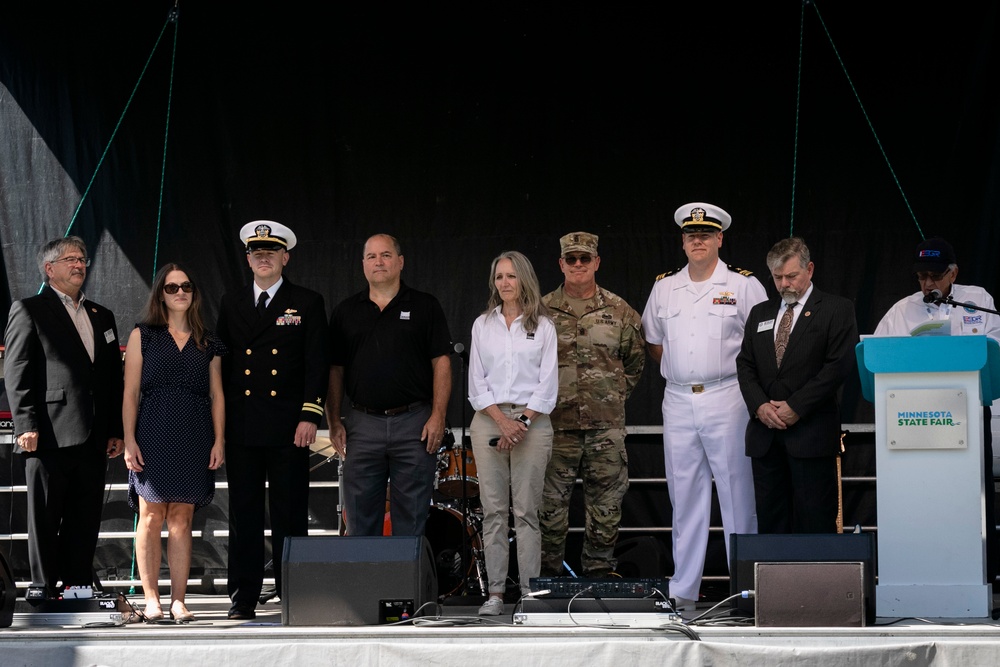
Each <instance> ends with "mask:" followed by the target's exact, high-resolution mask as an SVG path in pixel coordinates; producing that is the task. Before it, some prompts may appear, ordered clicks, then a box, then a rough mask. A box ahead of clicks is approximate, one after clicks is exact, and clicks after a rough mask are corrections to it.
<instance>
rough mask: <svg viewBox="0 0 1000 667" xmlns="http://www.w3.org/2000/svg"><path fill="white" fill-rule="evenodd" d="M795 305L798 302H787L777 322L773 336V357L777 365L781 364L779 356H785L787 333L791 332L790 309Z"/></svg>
mask: <svg viewBox="0 0 1000 667" xmlns="http://www.w3.org/2000/svg"><path fill="white" fill-rule="evenodd" d="M797 305H799V304H798V303H790V304H788V308H786V309H785V313H784V314H783V315H782V316H781V322H779V323H778V335H777V336H775V337H774V358H775V359H776V360H777V362H778V366H781V358H782V357H784V356H785V348H787V347H788V334H790V333H791V332H792V309H794V308H795V306H797Z"/></svg>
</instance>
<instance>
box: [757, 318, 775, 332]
mask: <svg viewBox="0 0 1000 667" xmlns="http://www.w3.org/2000/svg"><path fill="white" fill-rule="evenodd" d="M772 329H774V320H767V321H766V322H758V323H757V333H760V332H761V331H771V330H772Z"/></svg>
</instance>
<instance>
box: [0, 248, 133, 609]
mask: <svg viewBox="0 0 1000 667" xmlns="http://www.w3.org/2000/svg"><path fill="white" fill-rule="evenodd" d="M38 265H39V269H40V270H41V272H42V274H43V275H44V276H45V282H46V284H45V286H44V287H43V288H42V291H41V292H40V293H39V294H38V295H36V296H33V297H29V298H27V299H23V300H21V301H15V302H14V304H13V306H11V309H10V317H9V319H8V321H7V331H6V335H5V345H6V355H7V356H6V366H5V371H6V376H5V377H4V383H5V384H6V388H7V396H8V398H9V400H10V407H11V412H12V414H13V417H14V433H15V434H16V436H17V445H18V447H19V448H20V451H21V453H22V455H23V457H24V470H25V479H26V481H27V486H28V560H29V562H30V565H31V586H30V587H29V588H28V591H27V593H26V594H25V597H26V598H27V599H29V600H44V599H46V598H52V597H57V596H58V593H59V590H60V587H59V584H60V582H61V585H62V586H65V587H69V586H79V587H85V588H89V587H90V586H91V585H92V584H93V583H94V571H93V567H94V551H95V549H96V548H97V536H98V533H99V532H100V525H101V506H102V502H103V491H104V476H105V471H106V469H107V458H106V457H107V456H118V455H119V454H121V453H122V452H123V451H124V443H123V441H122V386H123V385H122V382H123V380H122V358H121V351H120V347H119V342H118V329H117V327H116V326H115V316H114V315H113V314H112V312H111V311H110V310H108V309H107V308H104V307H103V306H99V305H98V304H96V303H94V302H93V301H89V300H87V298H86V297H85V296H84V294H83V291H82V288H83V283H84V281H85V280H86V278H87V267H88V266H89V265H90V259H88V257H87V246H86V244H84V242H83V239H81V238H79V237H76V236H67V237H66V238H60V239H56V240H53V241H50V242H49V243H47V244H45V245H44V246H43V247H42V249H41V250H40V251H39V253H38ZM80 596H81V597H83V596H85V594H82V593H81V594H80Z"/></svg>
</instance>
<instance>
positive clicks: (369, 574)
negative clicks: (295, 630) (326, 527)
mask: <svg viewBox="0 0 1000 667" xmlns="http://www.w3.org/2000/svg"><path fill="white" fill-rule="evenodd" d="M282 559H283V561H282V563H281V568H282V569H281V576H282V583H281V586H282V591H281V623H282V625H375V624H377V623H380V622H382V623H385V622H392V621H394V620H396V619H403V618H406V617H409V616H412V615H413V614H414V612H415V611H416V610H417V609H419V608H420V607H421V606H422V605H423V604H424V603H425V602H436V596H437V573H436V572H435V570H434V556H433V553H432V552H431V547H430V543H428V542H427V540H426V539H425V538H423V537H350V536H345V537H289V538H287V539H286V540H285V553H284V555H283V557H282Z"/></svg>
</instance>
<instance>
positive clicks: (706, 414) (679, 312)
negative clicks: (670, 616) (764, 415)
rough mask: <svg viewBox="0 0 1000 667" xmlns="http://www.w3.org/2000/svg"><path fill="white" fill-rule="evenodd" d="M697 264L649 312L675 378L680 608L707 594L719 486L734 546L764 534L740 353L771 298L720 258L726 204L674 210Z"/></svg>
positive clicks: (658, 356)
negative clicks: (704, 583)
mask: <svg viewBox="0 0 1000 667" xmlns="http://www.w3.org/2000/svg"><path fill="white" fill-rule="evenodd" d="M674 220H675V221H676V223H677V224H678V226H680V228H681V240H682V244H683V248H684V253H685V254H686V255H687V258H688V264H687V266H685V267H684V268H682V269H678V270H676V271H672V272H669V273H664V274H662V275H660V276H658V277H657V279H656V284H655V285H653V291H652V293H651V294H650V295H649V301H647V303H646V308H645V311H644V312H643V315H642V327H643V329H644V330H645V331H646V342H647V349H648V350H649V353H650V357H652V359H653V360H654V361H656V362H657V363H659V365H660V374H661V375H663V378H664V379H665V380H666V381H667V384H666V389H665V391H664V393H663V406H662V408H663V454H664V462H665V465H666V474H667V475H666V476H667V485H668V488H669V493H670V504H671V506H672V507H673V529H672V542H673V557H674V575H673V577H672V578H671V579H670V597H671V598H673V599H674V605H675V608H676V609H677V611H690V610H692V609H694V605H695V603H696V601H697V600H698V591H699V589H700V588H701V577H702V571H703V570H704V567H705V551H706V548H707V543H708V529H709V520H710V518H711V511H712V478H713V477H714V478H715V483H716V488H717V489H718V495H719V505H720V507H721V510H722V525H723V530H724V531H725V536H726V537H725V539H726V550H727V553H728V549H729V536H730V535H731V534H733V533H756V532H757V516H756V510H755V504H754V487H753V473H752V471H751V467H750V459H749V458H747V456H746V454H745V452H744V449H745V443H744V435H745V431H746V425H747V420H748V419H749V416H748V414H747V412H746V410H744V409H743V398H742V396H741V394H740V386H739V382H738V380H737V377H736V355H737V354H738V353H739V351H740V345H741V344H742V342H743V327H744V324H745V323H746V319H747V315H748V314H749V313H750V309H751V308H753V306H755V305H756V304H758V303H760V302H761V301H764V300H766V298H767V294H766V292H765V291H764V286H763V285H761V283H760V281H759V280H757V278H755V277H753V275H752V274H751V273H750V272H749V271H744V270H742V269H737V268H734V267H731V266H727V265H726V264H724V263H723V262H721V261H720V260H719V248H721V247H722V234H723V232H724V231H725V230H726V229H728V228H729V225H730V224H731V223H732V218H731V216H730V215H729V214H728V213H726V212H725V211H724V210H722V209H721V208H719V207H718V206H713V205H712V204H706V203H702V202H694V203H691V204H685V205H684V206H681V207H680V208H678V209H677V211H676V212H675V213H674Z"/></svg>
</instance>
